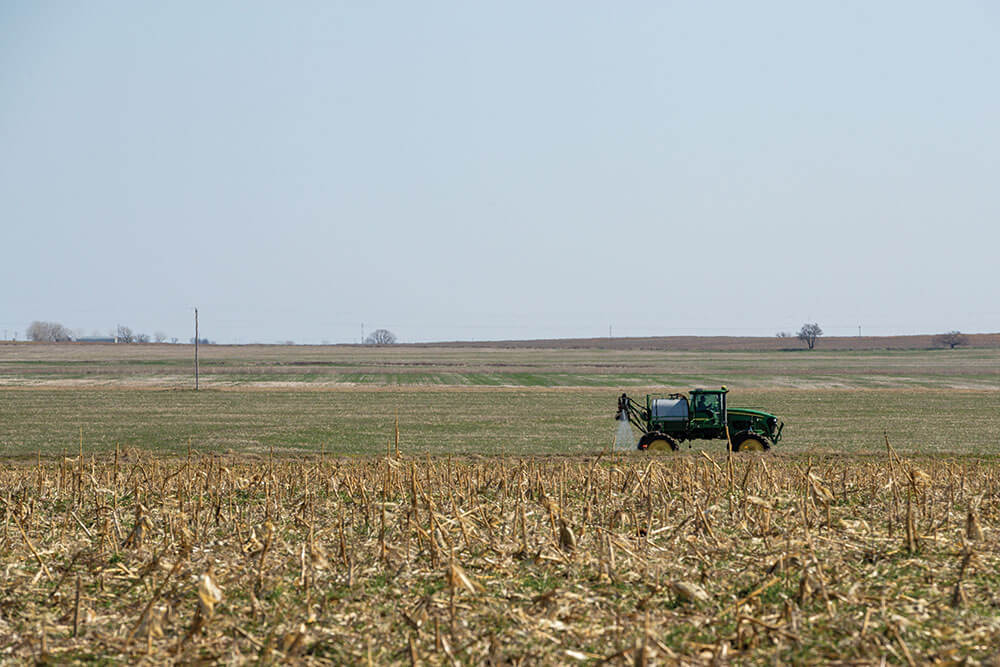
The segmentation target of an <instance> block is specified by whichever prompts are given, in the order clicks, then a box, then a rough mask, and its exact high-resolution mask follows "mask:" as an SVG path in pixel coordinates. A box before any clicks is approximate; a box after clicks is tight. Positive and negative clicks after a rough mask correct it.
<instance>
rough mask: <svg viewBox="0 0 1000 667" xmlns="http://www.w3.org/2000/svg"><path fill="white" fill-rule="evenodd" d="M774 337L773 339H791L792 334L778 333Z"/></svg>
mask: <svg viewBox="0 0 1000 667" xmlns="http://www.w3.org/2000/svg"><path fill="white" fill-rule="evenodd" d="M774 337H775V338H791V337H792V334H790V333H789V332H787V331H779V332H778V333H776V334H774Z"/></svg>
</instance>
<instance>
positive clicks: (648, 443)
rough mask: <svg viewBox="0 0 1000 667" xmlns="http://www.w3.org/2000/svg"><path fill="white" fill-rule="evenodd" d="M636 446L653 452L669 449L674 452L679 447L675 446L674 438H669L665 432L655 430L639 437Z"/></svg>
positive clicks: (667, 450)
mask: <svg viewBox="0 0 1000 667" xmlns="http://www.w3.org/2000/svg"><path fill="white" fill-rule="evenodd" d="M638 448H639V449H640V450H643V451H645V450H647V449H648V450H650V451H654V452H670V451H673V452H676V451H677V450H678V449H680V448H679V447H678V446H677V441H676V440H674V439H673V438H671V437H670V436H669V435H667V434H666V433H658V432H656V431H652V432H650V433H647V434H646V435H644V436H642V437H641V438H640V439H639V447H638Z"/></svg>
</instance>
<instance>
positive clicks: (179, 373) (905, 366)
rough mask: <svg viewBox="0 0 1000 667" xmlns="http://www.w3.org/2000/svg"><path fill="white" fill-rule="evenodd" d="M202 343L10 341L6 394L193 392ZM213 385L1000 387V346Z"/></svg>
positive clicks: (284, 357) (295, 350) (257, 350)
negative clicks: (78, 389) (103, 389)
mask: <svg viewBox="0 0 1000 667" xmlns="http://www.w3.org/2000/svg"><path fill="white" fill-rule="evenodd" d="M192 359H193V349H192V347H191V346H190V345H155V344H150V345H100V344H97V345H84V344H24V343H21V344H10V343H7V344H0V386H59V387H72V386H86V387H90V386H123V385H124V386H129V387H157V388H178V389H179V388H191V387H193V371H194V369H193V360H192ZM201 384H202V386H203V387H206V388H211V387H218V388H233V387H268V386H270V387H274V388H287V387H288V386H293V387H294V386H301V387H310V386H318V387H331V386H334V387H335V386H345V385H346V386H355V385H419V386H424V385H440V386H459V387H465V386H486V387H491V386H492V387H496V386H521V387H560V386H573V387H639V386H648V385H664V386H669V387H691V386H699V385H703V386H712V385H718V384H726V385H728V386H731V387H747V388H760V387H775V388H782V387H783V388H790V389H814V388H820V389H822V388H827V389H829V388H868V389H879V388H886V389H899V388H919V387H924V388H929V389H953V388H964V389H987V390H995V389H1000V348H970V349H956V350H933V349H932V350H928V349H919V350H915V349H907V350H885V349H883V350H862V351H850V350H823V349H817V350H814V351H812V352H807V351H804V350H794V351H775V350H771V351H763V352H758V351H690V350H687V351H685V350H667V351H658V350H617V349H520V348H483V347H469V348H459V347H453V346H440V347H432V346H412V345H406V346H388V347H384V348H378V347H370V346H364V347H359V346H350V345H347V346H332V347H330V346H327V347H323V346H315V347H314V346H259V345H258V346H255V345H247V346H224V345H207V346H202V348H201Z"/></svg>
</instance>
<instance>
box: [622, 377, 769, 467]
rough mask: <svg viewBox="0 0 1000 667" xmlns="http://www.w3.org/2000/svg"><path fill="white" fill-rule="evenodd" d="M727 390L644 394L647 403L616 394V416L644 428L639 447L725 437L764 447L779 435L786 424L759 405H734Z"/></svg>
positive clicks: (739, 446)
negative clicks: (733, 406)
mask: <svg viewBox="0 0 1000 667" xmlns="http://www.w3.org/2000/svg"><path fill="white" fill-rule="evenodd" d="M728 393H729V390H728V389H726V388H725V387H721V388H719V389H692V390H691V391H689V392H688V394H687V395H685V394H680V393H677V394H667V395H663V396H656V395H653V394H647V395H646V401H645V404H642V403H639V402H638V401H635V400H633V399H632V398H630V397H629V396H628V395H627V394H624V393H623V394H622V395H621V396H619V397H618V411H617V412H616V413H615V419H616V420H619V421H621V420H628V421H629V422H630V423H631V424H632V425H633V426H635V427H636V428H638V429H639V430H640V431H641V432H642V434H643V435H642V437H641V438H640V439H639V449H673V450H676V449H678V443H680V442H684V441H685V440H726V441H727V443H728V442H730V441H731V442H732V446H733V449H734V450H735V451H748V450H749V451H766V450H768V449H770V448H771V445H772V444H775V443H777V442H778V440H780V439H781V430H782V429H783V428H784V424H783V423H781V422H780V421H779V420H778V418H777V417H776V416H774V415H773V414H771V413H769V412H766V411H764V410H760V409H757V408H730V407H729V405H728V401H727V395H728Z"/></svg>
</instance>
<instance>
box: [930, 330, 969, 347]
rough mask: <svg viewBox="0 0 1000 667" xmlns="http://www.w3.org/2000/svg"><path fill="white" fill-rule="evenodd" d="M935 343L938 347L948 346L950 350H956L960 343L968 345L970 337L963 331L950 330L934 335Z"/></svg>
mask: <svg viewBox="0 0 1000 667" xmlns="http://www.w3.org/2000/svg"><path fill="white" fill-rule="evenodd" d="M933 343H934V345H936V346H937V347H947V348H948V349H949V350H954V349H955V348H956V347H958V346H959V345H968V344H969V339H968V338H967V337H966V336H965V334H963V333H962V332H961V331H949V332H948V333H943V334H938V335H937V336H934V339H933Z"/></svg>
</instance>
